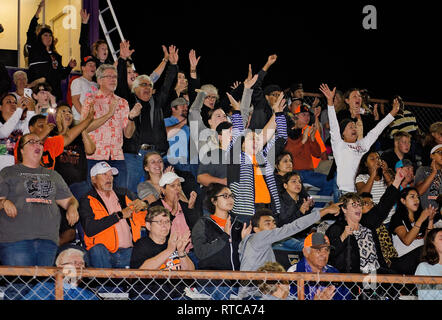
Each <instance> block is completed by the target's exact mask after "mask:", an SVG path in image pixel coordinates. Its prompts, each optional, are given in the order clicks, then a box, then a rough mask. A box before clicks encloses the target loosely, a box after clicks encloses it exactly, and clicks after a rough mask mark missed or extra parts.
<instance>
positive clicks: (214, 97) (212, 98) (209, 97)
mask: <svg viewBox="0 0 442 320" xmlns="http://www.w3.org/2000/svg"><path fill="white" fill-rule="evenodd" d="M206 99H211V100H216V99H217V96H207V97H206Z"/></svg>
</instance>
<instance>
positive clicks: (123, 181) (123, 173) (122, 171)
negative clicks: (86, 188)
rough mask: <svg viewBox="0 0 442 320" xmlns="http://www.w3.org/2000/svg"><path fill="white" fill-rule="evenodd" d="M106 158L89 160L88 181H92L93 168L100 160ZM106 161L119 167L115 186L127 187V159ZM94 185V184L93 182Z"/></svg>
mask: <svg viewBox="0 0 442 320" xmlns="http://www.w3.org/2000/svg"><path fill="white" fill-rule="evenodd" d="M101 161H105V160H91V159H88V160H87V172H88V175H87V182H88V183H91V174H90V172H91V168H92V167H93V166H94V165H95V164H97V163H98V162H101ZM106 162H107V163H108V164H109V165H110V166H111V167H114V168H117V169H118V174H117V175H116V176H114V187H122V188H127V167H126V161H125V160H106ZM91 185H92V184H91Z"/></svg>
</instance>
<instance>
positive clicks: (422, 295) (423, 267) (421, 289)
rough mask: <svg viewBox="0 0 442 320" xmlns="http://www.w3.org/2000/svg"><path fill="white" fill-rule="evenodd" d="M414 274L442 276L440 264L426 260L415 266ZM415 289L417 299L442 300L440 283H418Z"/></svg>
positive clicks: (441, 265)
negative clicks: (433, 263) (432, 263)
mask: <svg viewBox="0 0 442 320" xmlns="http://www.w3.org/2000/svg"><path fill="white" fill-rule="evenodd" d="M415 275H416V276H437V277H442V264H439V263H436V264H435V265H431V264H429V263H428V262H421V263H420V264H419V265H418V266H417V268H416V272H415ZM417 289H418V290H417V295H418V297H419V300H442V285H441V284H437V285H435V284H418V285H417Z"/></svg>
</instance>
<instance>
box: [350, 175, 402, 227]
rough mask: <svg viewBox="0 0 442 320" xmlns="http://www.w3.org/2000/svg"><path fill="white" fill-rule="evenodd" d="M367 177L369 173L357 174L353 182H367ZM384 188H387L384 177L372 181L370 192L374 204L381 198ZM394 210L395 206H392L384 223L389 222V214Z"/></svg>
mask: <svg viewBox="0 0 442 320" xmlns="http://www.w3.org/2000/svg"><path fill="white" fill-rule="evenodd" d="M369 178H370V175H368V174H359V175H358V176H357V177H356V181H355V184H356V183H359V182H363V183H367V181H368V179H369ZM385 190H387V185H386V184H385V181H384V178H381V180H379V181H376V180H375V181H374V182H373V187H372V188H371V191H370V193H371V195H372V196H373V202H374V204H378V203H379V200H381V197H382V196H383V194H384V193H385ZM395 211H396V206H393V208H391V210H390V213H389V214H388V217H387V218H386V219H385V220H384V224H387V223H389V222H390V219H391V216H392V215H393V214H394V212H395Z"/></svg>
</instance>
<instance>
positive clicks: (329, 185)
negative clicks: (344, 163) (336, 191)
mask: <svg viewBox="0 0 442 320" xmlns="http://www.w3.org/2000/svg"><path fill="white" fill-rule="evenodd" d="M298 173H299V176H300V177H301V180H302V182H303V183H309V184H311V185H313V186H315V187H318V188H320V189H321V190H319V191H318V195H320V196H329V195H331V194H333V180H330V181H327V176H326V175H325V174H322V173H319V172H315V171H313V170H299V171H298Z"/></svg>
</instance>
